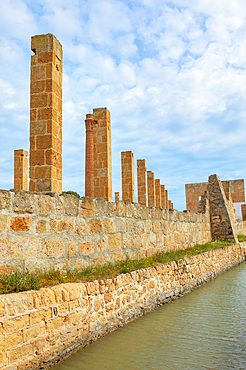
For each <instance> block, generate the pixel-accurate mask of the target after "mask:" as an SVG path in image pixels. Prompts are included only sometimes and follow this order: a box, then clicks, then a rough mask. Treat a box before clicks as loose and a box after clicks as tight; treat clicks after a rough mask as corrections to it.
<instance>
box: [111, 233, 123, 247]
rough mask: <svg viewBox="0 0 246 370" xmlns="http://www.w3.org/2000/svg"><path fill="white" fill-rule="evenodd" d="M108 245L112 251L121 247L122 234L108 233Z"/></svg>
mask: <svg viewBox="0 0 246 370" xmlns="http://www.w3.org/2000/svg"><path fill="white" fill-rule="evenodd" d="M108 246H109V249H110V250H111V251H115V250H118V249H121V234H120V233H117V234H109V235H108Z"/></svg>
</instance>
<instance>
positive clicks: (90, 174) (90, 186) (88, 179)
mask: <svg viewBox="0 0 246 370" xmlns="http://www.w3.org/2000/svg"><path fill="white" fill-rule="evenodd" d="M93 123H94V121H93V114H87V115H86V120H85V128H86V143H85V196H86V197H92V198H93V197H94V144H93Z"/></svg>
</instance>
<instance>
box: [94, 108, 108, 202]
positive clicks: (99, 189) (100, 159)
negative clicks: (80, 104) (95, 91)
mask: <svg viewBox="0 0 246 370" xmlns="http://www.w3.org/2000/svg"><path fill="white" fill-rule="evenodd" d="M93 120H94V127H93V141H94V197H95V198H103V199H105V200H107V201H109V202H112V159H111V123H110V112H109V110H108V109H107V108H95V109H93Z"/></svg>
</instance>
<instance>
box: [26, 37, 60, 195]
mask: <svg viewBox="0 0 246 370" xmlns="http://www.w3.org/2000/svg"><path fill="white" fill-rule="evenodd" d="M31 49H32V51H33V52H34V54H35V55H32V57H31V90H30V93H31V96H30V109H31V110H30V169H29V175H30V184H29V190H30V191H54V192H57V193H61V192H62V46H61V44H60V43H59V41H58V40H57V39H56V38H55V36H54V35H52V34H50V33H48V34H46V35H37V36H33V37H32V40H31Z"/></svg>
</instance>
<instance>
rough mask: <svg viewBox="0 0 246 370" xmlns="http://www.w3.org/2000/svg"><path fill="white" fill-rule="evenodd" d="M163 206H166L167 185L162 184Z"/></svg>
mask: <svg viewBox="0 0 246 370" xmlns="http://www.w3.org/2000/svg"><path fill="white" fill-rule="evenodd" d="M161 208H164V209H165V208H166V192H165V185H161Z"/></svg>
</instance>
